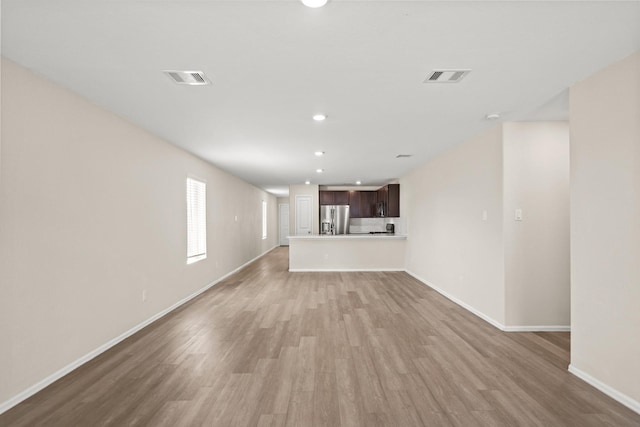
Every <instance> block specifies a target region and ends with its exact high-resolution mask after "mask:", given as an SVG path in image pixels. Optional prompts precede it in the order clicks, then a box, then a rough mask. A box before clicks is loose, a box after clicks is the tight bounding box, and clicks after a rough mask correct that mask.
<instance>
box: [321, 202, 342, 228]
mask: <svg viewBox="0 0 640 427" xmlns="http://www.w3.org/2000/svg"><path fill="white" fill-rule="evenodd" d="M320 234H349V205H325V206H320Z"/></svg>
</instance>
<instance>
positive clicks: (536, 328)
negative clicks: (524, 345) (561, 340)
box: [503, 325, 571, 332]
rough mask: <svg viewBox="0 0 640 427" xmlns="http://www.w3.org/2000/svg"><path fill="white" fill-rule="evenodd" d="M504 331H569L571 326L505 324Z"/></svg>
mask: <svg viewBox="0 0 640 427" xmlns="http://www.w3.org/2000/svg"><path fill="white" fill-rule="evenodd" d="M503 331H505V332H571V326H564V325H551V326H505V327H504V329H503Z"/></svg>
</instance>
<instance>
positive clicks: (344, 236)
mask: <svg viewBox="0 0 640 427" xmlns="http://www.w3.org/2000/svg"><path fill="white" fill-rule="evenodd" d="M288 238H289V239H291V240H372V239H376V240H407V235H406V234H386V233H384V234H369V233H366V234H338V235H331V234H309V235H306V236H289V237H288Z"/></svg>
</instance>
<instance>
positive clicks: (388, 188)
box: [375, 184, 400, 218]
mask: <svg viewBox="0 0 640 427" xmlns="http://www.w3.org/2000/svg"><path fill="white" fill-rule="evenodd" d="M376 195H377V198H378V201H377V204H380V203H382V206H383V208H382V212H383V214H382V215H381V214H380V212H379V209H376V210H375V213H376V216H379V217H380V216H383V217H388V218H399V217H400V184H389V185H385V186H384V187H381V188H380V189H378V191H377V192H376Z"/></svg>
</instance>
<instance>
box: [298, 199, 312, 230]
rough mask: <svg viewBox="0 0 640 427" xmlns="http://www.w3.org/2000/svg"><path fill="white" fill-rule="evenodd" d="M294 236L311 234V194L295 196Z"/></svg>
mask: <svg viewBox="0 0 640 427" xmlns="http://www.w3.org/2000/svg"><path fill="white" fill-rule="evenodd" d="M295 216H296V236H304V235H305V234H312V232H313V225H312V223H311V222H312V216H311V196H296V211H295Z"/></svg>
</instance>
